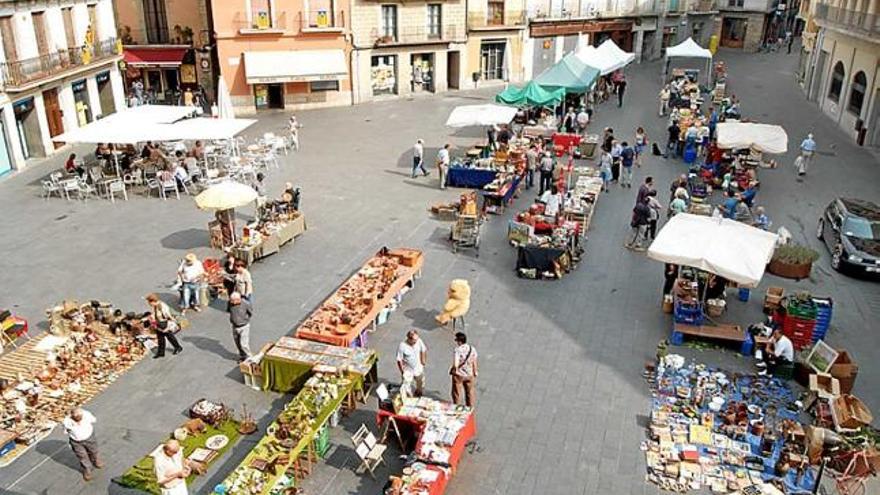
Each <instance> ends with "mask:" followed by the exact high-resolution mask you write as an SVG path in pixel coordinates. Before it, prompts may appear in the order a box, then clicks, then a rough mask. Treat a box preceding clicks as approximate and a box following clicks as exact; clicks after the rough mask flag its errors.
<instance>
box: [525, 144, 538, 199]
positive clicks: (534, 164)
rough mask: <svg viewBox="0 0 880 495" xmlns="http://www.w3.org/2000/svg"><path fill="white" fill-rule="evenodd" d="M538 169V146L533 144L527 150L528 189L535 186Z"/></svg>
mask: <svg viewBox="0 0 880 495" xmlns="http://www.w3.org/2000/svg"><path fill="white" fill-rule="evenodd" d="M536 170H538V147H537V146H535V145H534V144H533V145H531V146H529V149H528V150H526V190H528V189H531V188H532V187H534V186H535V171H536Z"/></svg>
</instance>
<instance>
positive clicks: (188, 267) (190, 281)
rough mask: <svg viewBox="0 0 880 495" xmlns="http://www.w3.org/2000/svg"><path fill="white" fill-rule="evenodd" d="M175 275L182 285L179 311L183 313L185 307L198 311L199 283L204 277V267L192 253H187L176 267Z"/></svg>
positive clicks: (199, 309)
mask: <svg viewBox="0 0 880 495" xmlns="http://www.w3.org/2000/svg"><path fill="white" fill-rule="evenodd" d="M177 277H178V278H179V280H180V283H181V284H182V285H183V298H182V299H181V304H180V311H181V313H185V312H186V310H187V309H192V310H193V311H195V312H197V313H198V312H199V311H201V310H202V308H200V307H199V302H200V301H199V296H200V294H199V293H200V292H201V284H202V281H203V280H204V278H205V267H204V266H203V265H202V262H201V261H199V259H198V258H197V257H196V255H195V254H194V253H188V254H187V255H186V257H185V258H184V259H183V262H182V263H181V264H180V266H179V267H178V268H177Z"/></svg>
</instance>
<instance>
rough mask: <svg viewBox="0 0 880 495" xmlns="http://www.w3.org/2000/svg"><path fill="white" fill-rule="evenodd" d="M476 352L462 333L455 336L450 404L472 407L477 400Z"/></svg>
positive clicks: (450, 371) (450, 372)
mask: <svg viewBox="0 0 880 495" xmlns="http://www.w3.org/2000/svg"><path fill="white" fill-rule="evenodd" d="M478 371H479V370H478V367H477V350H476V349H474V346H472V345H470V344H468V343H467V335H465V334H464V333H463V332H458V333H456V334H455V350H454V351H453V352H452V367H451V368H450V369H449V374H450V375H451V376H452V402H453V403H455V404H462V399H464V401H463V402H464V405H466V406H468V407H474V404H475V403H476V399H477V395H476V394H477V375H478Z"/></svg>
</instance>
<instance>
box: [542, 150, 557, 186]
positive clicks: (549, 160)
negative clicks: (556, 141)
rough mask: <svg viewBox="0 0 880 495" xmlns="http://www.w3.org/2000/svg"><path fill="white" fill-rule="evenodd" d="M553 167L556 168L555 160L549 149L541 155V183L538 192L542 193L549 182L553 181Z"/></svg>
mask: <svg viewBox="0 0 880 495" xmlns="http://www.w3.org/2000/svg"><path fill="white" fill-rule="evenodd" d="M554 168H556V160H555V159H553V154H552V153H551V152H550V151H549V150H548V151H545V152H544V156H543V157H541V184H540V188H539V190H538V194H544V191H547V190H549V189H550V184H552V183H553V169H554Z"/></svg>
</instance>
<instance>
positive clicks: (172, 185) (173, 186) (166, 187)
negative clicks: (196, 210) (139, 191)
mask: <svg viewBox="0 0 880 495" xmlns="http://www.w3.org/2000/svg"><path fill="white" fill-rule="evenodd" d="M159 184H160V185H161V186H162V187H160V188H159V194H160V195H161V196H162V199H163V200H166V201H167V200H168V193H169V192H172V191H173V192H174V195H175V196H177V199H180V191H178V190H177V181H176V180H174V177H172V178H171V180H169V181H159Z"/></svg>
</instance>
